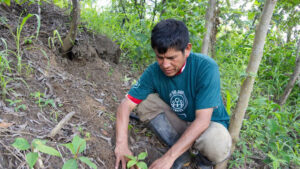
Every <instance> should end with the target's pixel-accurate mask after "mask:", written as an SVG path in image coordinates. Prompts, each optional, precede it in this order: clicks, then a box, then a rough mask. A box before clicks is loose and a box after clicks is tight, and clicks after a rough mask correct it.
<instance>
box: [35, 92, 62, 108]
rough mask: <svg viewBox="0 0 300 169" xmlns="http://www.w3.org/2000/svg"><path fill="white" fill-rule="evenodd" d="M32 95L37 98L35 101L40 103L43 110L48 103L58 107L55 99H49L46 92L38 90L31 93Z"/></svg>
mask: <svg viewBox="0 0 300 169" xmlns="http://www.w3.org/2000/svg"><path fill="white" fill-rule="evenodd" d="M30 96H31V97H33V98H35V99H36V101H35V103H37V104H38V106H39V107H40V108H41V110H43V107H45V106H48V105H51V106H52V107H56V105H55V103H54V100H53V99H47V98H46V97H45V94H44V93H41V92H39V91H38V92H34V93H31V94H30Z"/></svg>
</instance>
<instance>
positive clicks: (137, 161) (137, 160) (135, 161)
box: [126, 152, 148, 169]
mask: <svg viewBox="0 0 300 169" xmlns="http://www.w3.org/2000/svg"><path fill="white" fill-rule="evenodd" d="M147 156H148V154H147V152H141V153H140V154H139V155H138V156H137V157H136V156H132V155H127V156H126V157H127V158H129V159H130V160H129V161H128V162H127V168H131V167H133V166H135V165H136V166H137V167H138V168H140V169H148V166H147V164H146V163H145V162H144V161H143V160H145V158H146V157H147Z"/></svg>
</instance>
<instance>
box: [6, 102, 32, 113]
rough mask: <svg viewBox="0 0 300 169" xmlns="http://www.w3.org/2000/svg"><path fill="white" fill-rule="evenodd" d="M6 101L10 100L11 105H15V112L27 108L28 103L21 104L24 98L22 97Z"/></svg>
mask: <svg viewBox="0 0 300 169" xmlns="http://www.w3.org/2000/svg"><path fill="white" fill-rule="evenodd" d="M5 101H7V102H9V105H10V106H13V107H14V110H15V112H18V111H19V110H21V109H23V110H26V109H27V107H26V105H24V104H21V102H22V100H20V99H16V100H11V99H5Z"/></svg>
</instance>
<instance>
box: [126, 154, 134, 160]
mask: <svg viewBox="0 0 300 169" xmlns="http://www.w3.org/2000/svg"><path fill="white" fill-rule="evenodd" d="M126 157H127V158H129V159H130V160H136V157H135V156H132V155H127V156H126Z"/></svg>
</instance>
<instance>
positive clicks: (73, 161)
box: [62, 158, 78, 169]
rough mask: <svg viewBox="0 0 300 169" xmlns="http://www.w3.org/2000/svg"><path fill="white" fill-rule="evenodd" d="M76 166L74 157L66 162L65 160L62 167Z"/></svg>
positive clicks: (67, 168)
mask: <svg viewBox="0 0 300 169" xmlns="http://www.w3.org/2000/svg"><path fill="white" fill-rule="evenodd" d="M77 168H78V165H77V161H76V160H75V159H74V158H72V159H70V160H68V161H67V162H65V164H64V166H63V168H62V169H77Z"/></svg>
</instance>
